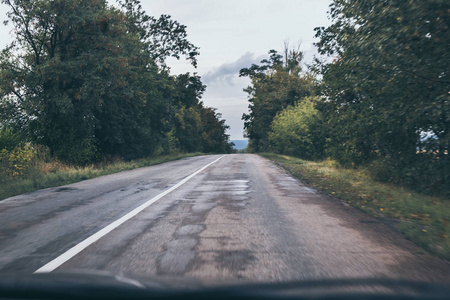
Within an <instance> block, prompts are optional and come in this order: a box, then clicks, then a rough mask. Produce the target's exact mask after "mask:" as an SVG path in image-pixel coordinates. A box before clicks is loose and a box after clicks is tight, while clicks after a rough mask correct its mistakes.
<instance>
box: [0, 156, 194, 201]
mask: <svg viewBox="0 0 450 300" xmlns="http://www.w3.org/2000/svg"><path fill="white" fill-rule="evenodd" d="M198 155H201V153H189V154H172V155H166V156H158V157H150V158H145V159H138V160H132V161H123V160H120V159H115V160H113V161H110V162H103V163H99V164H94V165H89V166H84V167H76V166H70V165H66V164H63V163H61V162H58V161H55V160H53V161H46V162H44V161H39V162H37V163H36V164H34V165H33V166H32V167H30V168H31V170H30V171H29V172H27V173H26V175H25V176H21V177H7V176H4V175H3V176H2V178H1V180H0V200H3V199H5V198H8V197H12V196H16V195H20V194H24V193H29V192H32V191H35V190H39V189H44V188H49V187H55V186H61V185H66V184H70V183H74V182H78V181H82V180H86V179H90V178H95V177H99V176H104V175H108V174H113V173H118V172H121V171H126V170H132V169H136V168H140V167H147V166H151V165H156V164H161V163H164V162H168V161H173V160H178V159H181V158H185V157H192V156H198Z"/></svg>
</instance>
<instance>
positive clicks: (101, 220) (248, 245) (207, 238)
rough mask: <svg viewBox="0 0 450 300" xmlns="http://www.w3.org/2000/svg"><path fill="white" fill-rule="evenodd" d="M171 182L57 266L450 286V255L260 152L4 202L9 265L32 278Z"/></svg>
mask: <svg viewBox="0 0 450 300" xmlns="http://www.w3.org/2000/svg"><path fill="white" fill-rule="evenodd" d="M219 158H220V159H219ZM217 159H219V160H217ZM216 160H217V161H216ZM215 161H216V162H215ZM212 162H214V163H213V164H211V165H210V166H208V167H207V168H206V169H204V170H202V171H201V172H199V173H198V174H195V176H192V178H189V180H188V181H186V182H182V181H183V179H186V178H187V177H188V176H189V175H191V174H193V173H194V172H195V171H197V170H199V169H201V168H202V167H205V166H206V165H208V164H210V163H212ZM180 182H181V183H183V184H182V185H180V186H177V184H180ZM170 188H175V189H174V190H173V191H171V192H170V193H168V194H167V195H164V196H163V197H161V199H158V200H157V201H156V202H154V203H153V204H151V205H149V206H148V207H146V208H145V209H142V211H140V212H139V213H137V214H136V215H135V216H133V217H131V218H130V219H129V220H127V221H125V222H124V223H123V224H121V225H120V226H118V227H117V228H115V229H113V230H111V231H110V232H108V233H107V234H105V235H104V236H103V237H101V238H100V239H98V240H97V241H95V242H93V243H92V244H89V245H88V246H87V247H86V248H84V249H83V250H82V251H80V252H79V253H77V254H76V255H73V257H70V259H68V260H67V261H65V262H64V263H61V265H59V266H58V267H57V268H56V270H55V271H54V272H64V271H67V270H73V269H90V270H92V269H94V270H106V271H110V272H113V273H124V274H131V275H134V276H151V277H155V276H156V277H157V276H175V277H178V276H182V277H193V278H200V279H208V280H224V279H230V280H235V279H247V280H251V281H286V280H305V279H328V278H361V277H377V278H379V277H382V278H385V277H388V278H402V279H412V280H425V281H431V282H436V281H437V282H446V283H448V282H450V275H449V274H450V263H449V262H446V261H443V260H440V259H438V258H435V257H431V256H430V255H428V254H425V253H424V251H422V250H421V249H420V248H419V247H417V246H416V245H414V244H413V243H411V242H409V241H407V240H405V239H404V238H403V237H402V236H401V235H400V234H398V233H396V232H394V231H392V230H391V229H390V228H389V227H388V226H386V225H385V224H383V223H381V222H379V221H378V220H376V219H374V218H372V217H370V216H368V215H366V214H364V213H362V212H360V211H358V210H357V209H354V208H352V207H350V206H347V205H344V204H342V203H341V202H340V201H338V200H336V199H332V198H330V197H328V196H324V195H321V194H320V193H318V192H316V191H315V190H313V189H311V188H309V187H307V186H305V185H304V184H302V183H301V182H299V181H297V180H296V179H294V178H293V177H291V176H290V175H289V174H287V173H286V172H285V171H283V170H281V169H279V168H278V167H276V166H275V165H273V164H272V163H270V162H269V161H268V160H266V159H264V158H262V157H260V156H257V155H252V154H233V155H226V156H223V157H222V156H220V155H211V156H201V157H194V158H186V159H182V160H179V161H175V162H170V163H165V164H162V165H158V166H152V167H147V168H141V169H137V170H133V171H127V172H122V173H118V174H114V175H109V176H105V177H101V178H96V179H91V180H86V181H83V182H80V183H76V184H72V185H67V186H64V187H58V188H51V189H46V190H41V191H37V192H34V193H31V194H26V195H21V196H17V197H13V198H10V199H7V200H4V201H1V202H0V272H19V273H33V272H35V271H36V270H38V269H39V268H41V267H42V266H44V265H46V264H48V263H49V262H51V261H53V260H55V259H58V257H60V256H61V255H64V253H65V252H66V251H68V250H69V249H71V248H72V247H74V246H77V245H79V243H81V242H83V241H84V240H86V239H87V238H89V237H90V236H92V235H94V234H95V233H97V232H98V231H100V230H102V229H103V228H105V227H106V226H108V225H109V224H111V223H113V222H114V221H116V220H118V219H119V218H121V217H123V216H124V215H126V214H127V213H128V212H130V211H133V210H134V209H136V208H138V207H139V206H140V205H142V204H144V203H146V202H147V201H149V200H150V199H152V198H154V197H157V196H158V195H160V194H161V193H163V192H164V191H167V190H168V189H170Z"/></svg>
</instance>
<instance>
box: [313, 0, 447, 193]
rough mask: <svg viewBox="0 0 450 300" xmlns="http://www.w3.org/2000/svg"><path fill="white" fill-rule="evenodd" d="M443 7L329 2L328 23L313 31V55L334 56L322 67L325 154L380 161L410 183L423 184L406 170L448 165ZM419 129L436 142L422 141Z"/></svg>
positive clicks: (411, 3)
mask: <svg viewBox="0 0 450 300" xmlns="http://www.w3.org/2000/svg"><path fill="white" fill-rule="evenodd" d="M449 9H450V4H449V3H448V1H440V0H431V1H418V0H411V1H407V2H405V1H381V0H379V1H356V0H336V1H334V2H333V3H332V5H331V7H330V16H331V19H332V21H333V24H332V25H331V26H329V27H328V28H317V29H316V37H318V38H320V41H319V42H318V43H317V46H318V48H319V52H320V53H321V54H327V55H331V56H334V58H335V59H334V61H333V62H332V63H329V64H325V65H322V72H323V92H324V95H325V97H326V98H327V99H328V100H329V101H328V102H327V103H326V104H325V105H324V106H323V107H322V109H323V111H324V114H325V117H326V118H327V119H328V121H329V123H330V127H329V132H330V137H331V140H332V142H331V144H330V147H329V149H330V150H331V151H328V153H329V155H331V156H332V157H335V158H338V159H339V160H340V161H341V162H345V163H355V164H361V163H367V162H370V161H372V160H374V159H378V158H380V159H382V160H384V161H385V162H386V163H387V164H388V165H389V166H390V167H392V166H395V167H394V169H396V170H397V171H398V172H399V173H404V177H405V178H406V177H409V178H410V179H411V178H412V177H414V178H416V179H414V181H415V183H414V184H415V185H416V186H418V185H422V186H423V185H425V182H427V180H425V179H418V178H419V177H420V176H419V177H418V176H416V174H413V173H411V172H410V171H407V170H409V169H410V166H411V165H416V163H417V162H420V163H419V164H422V165H423V166H424V167H423V168H424V169H427V167H425V165H427V164H429V166H433V168H436V171H437V172H440V171H438V170H441V169H442V168H445V167H444V166H445V165H447V167H448V164H449V159H448V155H447V154H444V153H446V151H448V150H447V149H448V148H449V131H448V129H449V127H450V126H449V125H450V123H448V118H447V117H446V116H447V112H448V111H449V107H450V102H448V101H446V100H444V98H445V99H448V98H447V97H448V91H449V90H448V87H449V85H450V79H449V77H448V76H449V72H450V60H449V59H448V54H447V52H448V49H447V48H448V44H449V42H450V36H449V35H448V27H449V24H450V19H449V16H448V11H449ZM437 107H438V109H436V108H437ZM424 132H428V133H430V134H431V135H432V136H434V137H435V138H433V139H428V140H427V141H425V140H423V139H421V137H420V136H421V134H423V133H424ZM417 151H425V152H428V153H429V155H428V156H426V157H424V156H423V155H419V154H418V152H417ZM431 153H432V154H431ZM437 162H438V163H437ZM414 168H415V169H416V170H419V169H422V167H418V166H417V165H416V167H414ZM391 173H392V172H391ZM408 174H410V175H408ZM413 175H414V176H413ZM445 176H446V178H447V179H444V181H448V180H449V179H450V178H449V177H448V174H447V175H444V177H445ZM399 177H401V176H398V178H399ZM410 179H405V181H404V182H408V180H410ZM420 181H423V182H420ZM427 184H431V183H430V182H429V181H428V183H427Z"/></svg>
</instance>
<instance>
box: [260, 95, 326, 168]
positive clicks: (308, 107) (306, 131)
mask: <svg viewBox="0 0 450 300" xmlns="http://www.w3.org/2000/svg"><path fill="white" fill-rule="evenodd" d="M319 99H320V98H318V97H308V98H305V99H302V101H299V102H297V103H296V104H294V105H293V106H288V107H287V108H285V109H284V110H282V111H281V112H279V113H278V114H277V115H276V117H275V118H274V120H273V121H272V124H271V126H270V127H271V131H270V132H269V142H270V145H271V148H272V149H273V150H274V151H275V152H277V153H281V154H287V155H293V156H296V157H300V158H303V159H313V160H314V159H320V158H323V152H324V144H325V135H324V134H325V133H324V126H323V118H322V115H321V112H320V111H319V110H317V109H316V107H315V106H316V103H317V102H318V101H319Z"/></svg>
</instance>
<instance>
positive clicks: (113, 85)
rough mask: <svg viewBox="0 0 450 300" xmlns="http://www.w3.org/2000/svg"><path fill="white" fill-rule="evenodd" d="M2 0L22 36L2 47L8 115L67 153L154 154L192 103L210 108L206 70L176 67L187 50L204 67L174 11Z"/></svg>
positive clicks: (84, 158) (76, 156)
mask: <svg viewBox="0 0 450 300" xmlns="http://www.w3.org/2000/svg"><path fill="white" fill-rule="evenodd" d="M2 3H4V4H6V5H8V6H9V7H10V11H9V13H8V17H9V20H10V22H12V24H13V25H14V28H15V30H14V32H15V34H16V40H15V41H14V42H13V43H12V44H11V45H10V46H8V47H7V48H6V49H4V50H3V51H2V53H1V56H0V76H1V83H0V99H1V105H0V109H1V111H0V116H1V119H0V123H1V124H4V125H8V126H12V127H15V128H16V130H18V131H21V132H23V133H24V134H25V135H26V136H27V137H28V138H29V140H31V141H33V142H35V143H39V144H43V145H45V146H48V147H49V148H50V150H51V152H52V154H53V155H55V156H57V157H58V158H60V159H62V160H66V161H70V162H74V163H87V162H91V161H94V160H96V159H98V158H100V157H103V156H105V155H109V156H116V155H118V156H121V157H124V158H136V157H141V156H144V155H151V154H152V153H155V151H156V149H157V148H158V147H159V145H162V144H164V143H165V139H166V138H167V134H168V132H170V131H171V129H172V127H173V124H174V122H175V119H176V117H175V116H176V114H177V111H178V110H180V109H181V107H182V106H183V105H185V106H187V107H194V106H198V105H200V107H201V109H206V108H203V107H202V105H201V102H200V96H201V94H202V93H203V91H204V89H205V87H204V86H203V85H202V83H201V81H200V78H199V77H198V76H196V75H190V74H189V73H188V74H184V75H180V76H171V75H170V73H169V68H168V67H167V66H166V64H165V60H166V58H167V57H176V58H180V57H181V56H186V58H187V59H188V60H190V61H191V62H192V64H193V65H194V66H195V65H196V62H197V61H196V57H197V55H198V48H197V47H195V46H194V45H193V44H191V43H190V42H189V41H187V39H186V38H187V34H186V27H185V26H184V25H181V24H179V23H178V22H176V21H174V20H172V19H171V18H170V16H167V15H163V16H161V17H160V18H154V17H151V16H148V15H147V14H146V13H145V12H144V11H143V10H142V8H141V6H140V3H139V1H137V0H126V1H122V2H121V7H120V9H117V8H114V7H111V6H108V5H107V3H106V1H105V0H65V1H50V0H38V1H22V0H2ZM201 109H200V110H201ZM216 122H217V123H218V124H220V123H221V121H219V119H216ZM221 129H222V130H224V128H221ZM195 134H197V135H199V136H201V135H202V132H197V133H195ZM223 138H225V136H223Z"/></svg>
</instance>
